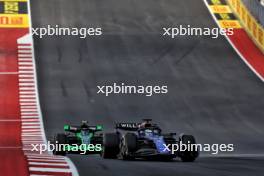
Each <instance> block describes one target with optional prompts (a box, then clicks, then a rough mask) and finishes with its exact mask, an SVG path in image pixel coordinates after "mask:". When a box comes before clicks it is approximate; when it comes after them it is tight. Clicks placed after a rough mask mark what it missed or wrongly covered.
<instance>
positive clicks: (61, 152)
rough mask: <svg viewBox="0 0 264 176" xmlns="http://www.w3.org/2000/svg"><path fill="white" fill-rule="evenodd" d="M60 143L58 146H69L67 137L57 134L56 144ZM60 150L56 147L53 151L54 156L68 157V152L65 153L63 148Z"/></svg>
mask: <svg viewBox="0 0 264 176" xmlns="http://www.w3.org/2000/svg"><path fill="white" fill-rule="evenodd" d="M56 142H58V144H67V136H66V135H65V134H57V135H56V136H55V137H54V143H56ZM57 149H58V148H57V147H55V149H54V150H53V154H54V155H62V156H65V155H66V151H64V149H63V148H61V149H59V150H57Z"/></svg>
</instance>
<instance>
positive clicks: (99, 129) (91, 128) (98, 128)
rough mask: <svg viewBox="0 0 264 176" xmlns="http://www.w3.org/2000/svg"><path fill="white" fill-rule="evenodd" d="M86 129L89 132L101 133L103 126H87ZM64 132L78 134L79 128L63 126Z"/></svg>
mask: <svg viewBox="0 0 264 176" xmlns="http://www.w3.org/2000/svg"><path fill="white" fill-rule="evenodd" d="M88 129H89V130H91V131H102V130H103V126H101V125H96V126H88ZM64 131H69V132H73V133H76V132H80V131H81V127H80V126H70V125H64Z"/></svg>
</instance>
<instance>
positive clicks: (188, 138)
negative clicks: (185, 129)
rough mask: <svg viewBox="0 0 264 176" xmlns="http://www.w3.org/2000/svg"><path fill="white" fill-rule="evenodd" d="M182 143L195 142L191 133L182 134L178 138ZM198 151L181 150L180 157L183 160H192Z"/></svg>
mask: <svg viewBox="0 0 264 176" xmlns="http://www.w3.org/2000/svg"><path fill="white" fill-rule="evenodd" d="M180 141H181V142H182V144H186V145H188V144H189V145H190V144H196V141H195V138H194V137H193V136H192V135H183V136H182V137H181V139H180ZM198 155H199V153H198V151H188V150H186V151H183V152H180V158H181V160H182V161H183V162H193V161H194V160H195V159H196V158H197V157H198Z"/></svg>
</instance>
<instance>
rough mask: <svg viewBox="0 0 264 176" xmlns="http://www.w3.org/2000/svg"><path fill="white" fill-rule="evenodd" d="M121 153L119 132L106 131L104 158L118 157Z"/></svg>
mask: <svg viewBox="0 0 264 176" xmlns="http://www.w3.org/2000/svg"><path fill="white" fill-rule="evenodd" d="M118 153H119V135H118V134H117V133H106V134H104V135H103V145H102V152H101V156H102V157H103V158H109V159H110V158H117V154H118Z"/></svg>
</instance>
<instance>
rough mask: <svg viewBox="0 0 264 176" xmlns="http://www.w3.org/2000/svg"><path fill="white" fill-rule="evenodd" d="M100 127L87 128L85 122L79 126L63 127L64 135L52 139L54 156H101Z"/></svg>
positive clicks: (101, 139)
mask: <svg viewBox="0 0 264 176" xmlns="http://www.w3.org/2000/svg"><path fill="white" fill-rule="evenodd" d="M102 129H103V127H102V126H101V125H96V126H89V125H88V123H87V121H82V124H81V125H80V126H70V125H64V131H65V132H64V133H59V134H56V135H55V137H54V144H55V145H54V146H55V148H54V150H53V153H54V154H55V155H66V154H68V153H77V154H101V150H102V141H103V135H102V133H98V132H100V131H102Z"/></svg>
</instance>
